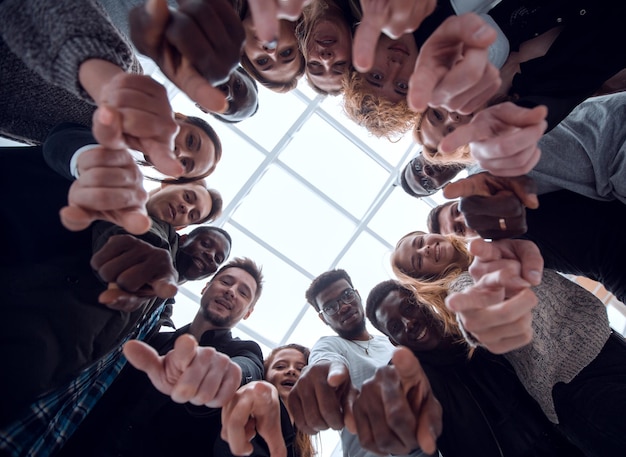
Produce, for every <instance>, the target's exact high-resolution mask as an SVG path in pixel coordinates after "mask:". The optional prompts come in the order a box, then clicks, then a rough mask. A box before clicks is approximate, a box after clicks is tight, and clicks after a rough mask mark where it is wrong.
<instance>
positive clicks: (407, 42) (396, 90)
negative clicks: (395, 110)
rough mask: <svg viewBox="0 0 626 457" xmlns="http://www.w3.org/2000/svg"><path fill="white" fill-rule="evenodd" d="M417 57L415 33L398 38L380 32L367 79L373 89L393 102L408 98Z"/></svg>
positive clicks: (366, 75) (366, 74)
mask: <svg viewBox="0 0 626 457" xmlns="http://www.w3.org/2000/svg"><path fill="white" fill-rule="evenodd" d="M416 60H417V45H416V44H415V39H414V38H413V35H412V34H405V35H402V36H401V37H400V38H399V39H397V40H392V39H391V38H389V37H388V36H387V35H384V34H381V35H380V38H379V39H378V44H377V46H376V55H375V57H374V65H373V66H372V68H371V69H370V70H369V71H368V72H366V73H365V81H366V82H367V85H368V86H369V88H370V90H371V91H372V92H374V93H375V94H377V95H379V96H381V97H384V98H385V99H387V100H389V101H391V102H393V103H398V102H400V101H401V100H406V94H407V92H408V90H409V80H410V79H411V74H412V73H413V68H414V67H415V61H416Z"/></svg>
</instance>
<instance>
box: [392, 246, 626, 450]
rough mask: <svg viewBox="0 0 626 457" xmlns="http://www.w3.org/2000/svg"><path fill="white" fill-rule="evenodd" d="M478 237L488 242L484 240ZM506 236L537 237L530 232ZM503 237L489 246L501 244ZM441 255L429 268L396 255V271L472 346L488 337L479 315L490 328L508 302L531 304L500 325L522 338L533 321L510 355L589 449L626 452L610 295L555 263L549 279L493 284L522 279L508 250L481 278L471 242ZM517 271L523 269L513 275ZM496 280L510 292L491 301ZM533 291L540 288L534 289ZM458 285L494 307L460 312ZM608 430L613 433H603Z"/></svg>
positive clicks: (563, 425) (543, 402)
mask: <svg viewBox="0 0 626 457" xmlns="http://www.w3.org/2000/svg"><path fill="white" fill-rule="evenodd" d="M503 241H505V240H503ZM476 242H478V243H484V242H482V241H481V240H478V241H476ZM506 242H507V243H509V242H517V243H520V242H521V243H530V242H528V241H524V240H507V241H506ZM501 243H502V242H496V243H489V244H488V245H487V246H488V247H491V248H493V249H500V246H502V244H501ZM530 244H532V243H530ZM422 249H423V247H422ZM472 249H474V246H472ZM502 249H506V247H505V246H503V247H502ZM537 253H538V250H537ZM440 259H447V260H446V261H440V262H436V263H434V264H433V265H431V268H430V271H429V272H428V274H427V275H424V274H422V273H421V272H419V271H416V269H414V268H409V269H407V266H406V265H405V263H404V262H403V261H402V260H400V261H399V262H398V260H395V259H394V260H395V261H394V260H392V262H394V271H395V272H399V273H401V278H400V279H401V282H403V284H405V285H406V286H408V287H409V288H410V290H411V291H412V292H413V293H414V294H415V296H416V297H417V298H418V300H419V301H420V302H422V303H426V304H427V305H428V307H429V308H430V309H431V310H433V311H434V313H433V315H434V316H437V317H438V318H439V319H440V320H441V321H443V322H444V326H445V327H446V328H448V329H452V330H451V331H450V330H449V333H450V334H452V335H454V334H458V333H459V332H460V333H461V334H462V335H463V336H464V339H465V342H466V343H467V348H468V350H469V348H471V347H476V346H481V345H482V343H481V341H479V340H478V339H477V338H476V337H475V336H474V335H473V334H472V330H474V329H476V330H475V331H476V332H478V331H479V330H478V328H477V327H475V325H478V324H477V322H478V321H480V326H481V328H485V327H486V326H487V322H495V321H493V319H495V318H496V317H497V316H500V315H501V314H502V312H503V310H502V308H504V307H507V306H508V309H514V308H515V309H520V310H522V309H523V310H527V313H526V312H525V313H524V314H523V315H521V316H520V317H519V318H518V319H517V320H515V322H513V323H512V324H511V325H510V326H508V327H506V328H504V327H500V330H499V331H500V333H502V332H508V333H505V334H504V335H503V334H500V335H498V338H499V339H500V340H503V339H504V340H505V339H506V335H508V334H510V335H512V336H511V339H513V338H517V333H516V332H517V330H518V329H519V328H525V327H526V326H530V328H531V337H530V338H529V339H527V340H525V341H524V342H523V343H520V344H517V345H516V346H515V347H517V349H515V350H511V349H510V348H508V349H507V350H506V351H502V352H506V353H505V354H504V356H505V358H506V359H507V360H508V361H509V362H510V363H511V365H512V366H513V368H514V369H515V372H516V374H517V376H518V377H519V379H520V381H521V382H522V384H523V385H524V387H525V388H526V390H527V391H528V392H529V393H530V394H531V396H532V397H533V398H534V399H535V400H537V402H538V403H539V405H540V406H541V408H542V410H543V411H544V413H545V414H546V416H547V417H548V419H550V421H552V422H553V423H555V424H558V427H559V428H560V429H561V430H562V431H563V432H564V433H565V434H566V435H567V436H568V438H569V439H570V440H572V441H573V442H574V443H575V444H576V445H577V446H578V447H580V448H581V449H582V450H583V451H584V452H585V453H586V455H598V456H599V455H616V456H617V455H620V453H621V452H623V446H624V444H625V442H624V436H626V435H624V430H623V426H621V425H616V424H614V423H613V421H614V420H617V418H618V417H619V416H620V415H621V412H620V411H619V408H616V407H615V404H616V402H617V403H620V402H621V400H620V399H623V398H626V372H625V370H624V369H623V368H622V367H623V360H624V357H626V342H625V341H624V339H623V337H621V336H620V335H618V334H615V332H612V331H611V328H610V327H609V322H608V316H607V313H606V309H605V307H604V305H603V304H602V302H600V301H599V300H598V299H597V298H596V297H594V296H593V295H592V294H591V293H590V292H588V291H586V290H585V289H583V288H582V287H580V286H578V285H577V284H574V283H573V282H571V281H570V280H568V279H566V278H564V277H563V276H561V275H560V274H558V273H556V272H555V271H552V270H545V271H544V274H543V279H542V282H541V284H539V285H537V286H535V287H533V288H532V289H530V285H528V286H526V287H522V286H520V283H519V282H514V281H510V282H508V283H507V284H509V285H510V284H514V283H516V284H517V287H515V288H513V287H510V288H506V287H505V286H504V285H502V284H504V283H502V282H497V281H496V282H497V284H496V285H495V286H493V287H491V286H489V284H491V283H490V282H489V281H492V282H493V278H494V276H493V274H497V275H498V276H497V277H499V278H509V279H515V278H513V277H514V276H515V275H516V274H518V275H519V271H520V270H521V269H522V265H521V264H520V262H519V261H517V260H512V259H508V260H504V259H503V258H502V257H501V258H500V260H499V261H498V262H501V264H500V265H499V267H498V269H497V270H495V271H493V270H490V271H491V272H492V273H491V276H488V275H484V276H482V277H481V278H479V279H477V280H476V283H475V281H474V279H473V278H472V277H470V276H469V274H468V273H467V272H466V271H465V270H466V269H467V268H468V267H469V264H470V262H472V256H471V254H470V253H469V252H468V251H467V249H463V248H461V249H458V250H456V253H455V254H454V255H452V256H451V255H445V256H440ZM478 259H479V258H477V260H478ZM463 264H465V265H467V267H465V269H462V270H459V265H463ZM483 271H484V270H483ZM507 272H508V273H507ZM511 272H517V273H513V276H511ZM499 281H503V279H500V280H499ZM505 282H506V281H505ZM527 284H528V283H527ZM490 287H491V289H490ZM494 288H495V289H496V290H500V289H502V297H503V298H502V299H494V298H493V297H492V298H490V300H491V302H488V300H487V299H485V297H486V295H484V294H485V292H487V291H493V289H494ZM528 291H530V292H532V294H531V295H529V294H528V293H527V292H528ZM452 292H462V294H461V296H464V297H470V298H468V299H467V300H466V301H465V303H467V302H468V301H471V300H472V297H473V298H474V299H480V301H481V303H482V305H481V310H483V311H485V310H486V309H489V310H491V312H489V311H486V312H485V313H483V314H481V317H477V318H476V319H474V320H473V321H472V320H471V317H470V315H471V311H467V312H464V311H459V313H458V314H455V313H454V312H453V311H452V308H449V307H448V305H447V304H446V300H447V302H448V303H451V300H450V299H449V298H448V295H449V294H451V293H452ZM458 297H459V296H455V297H451V298H453V299H456V300H455V304H454V305H452V304H451V306H455V308H454V309H459V308H458V306H459V300H458ZM510 305H512V306H510ZM534 305H536V306H534ZM499 309H500V312H498V310H499ZM475 317H476V316H475ZM481 319H482V320H481ZM485 319H487V321H485ZM490 347H492V346H490ZM493 347H495V346H493ZM492 351H494V349H492ZM496 352H498V351H496ZM600 417H602V419H599V418H600ZM600 420H601V421H602V423H601V424H600V423H599V422H598V421H600ZM618 422H619V421H618ZM605 433H606V435H605ZM605 436H606V437H608V440H605V438H603V437H605Z"/></svg>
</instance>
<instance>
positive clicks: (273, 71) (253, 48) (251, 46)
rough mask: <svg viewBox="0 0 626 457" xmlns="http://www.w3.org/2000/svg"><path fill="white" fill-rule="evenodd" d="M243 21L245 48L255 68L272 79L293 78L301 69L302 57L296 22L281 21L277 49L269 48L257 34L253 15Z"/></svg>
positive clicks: (279, 80) (268, 78) (284, 80)
mask: <svg viewBox="0 0 626 457" xmlns="http://www.w3.org/2000/svg"><path fill="white" fill-rule="evenodd" d="M242 23H243V26H244V28H245V30H246V42H245V44H244V48H243V50H244V53H245V54H246V56H247V57H248V59H250V62H251V63H252V65H253V66H254V68H255V69H256V70H257V71H258V72H259V73H260V74H261V75H262V76H263V77H264V78H265V79H267V80H270V81H274V82H287V81H290V80H292V79H293V78H294V77H295V76H296V74H297V73H298V72H299V70H300V65H301V59H302V54H300V49H299V48H298V41H297V40H296V35H295V23H293V22H290V21H286V20H281V21H279V25H280V27H279V33H278V44H277V46H276V49H269V48H268V47H267V46H265V45H264V44H263V43H261V41H260V40H259V39H258V37H257V36H256V28H255V27H254V24H253V22H252V17H251V16H249V15H248V16H247V17H246V18H245V19H244V20H243V21H242Z"/></svg>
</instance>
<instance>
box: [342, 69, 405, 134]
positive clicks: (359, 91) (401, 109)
mask: <svg viewBox="0 0 626 457" xmlns="http://www.w3.org/2000/svg"><path fill="white" fill-rule="evenodd" d="M343 109H344V111H345V113H346V115H347V116H348V118H350V119H352V120H353V121H354V122H356V123H357V124H359V125H361V126H363V127H365V128H366V129H367V131H368V132H370V133H371V134H372V135H374V136H376V137H378V138H381V137H384V138H387V139H388V140H390V141H397V140H399V139H400V137H402V136H403V135H404V134H405V133H406V132H408V131H409V130H411V128H412V127H413V124H414V123H415V113H414V112H413V111H411V110H410V109H409V105H408V104H407V102H406V100H402V101H400V102H398V103H393V102H391V101H389V100H387V99H386V98H384V97H380V96H378V95H376V94H374V93H373V92H372V91H371V90H370V89H369V88H368V87H366V85H365V84H364V78H363V75H362V74H361V73H359V72H357V71H355V70H352V71H350V72H348V74H347V75H346V76H345V77H344V80H343Z"/></svg>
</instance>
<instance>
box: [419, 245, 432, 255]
mask: <svg viewBox="0 0 626 457" xmlns="http://www.w3.org/2000/svg"><path fill="white" fill-rule="evenodd" d="M417 252H419V253H420V254H422V255H423V256H424V257H429V256H430V245H429V244H426V245H424V246H422V247H421V248H419V249H418V250H417Z"/></svg>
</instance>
